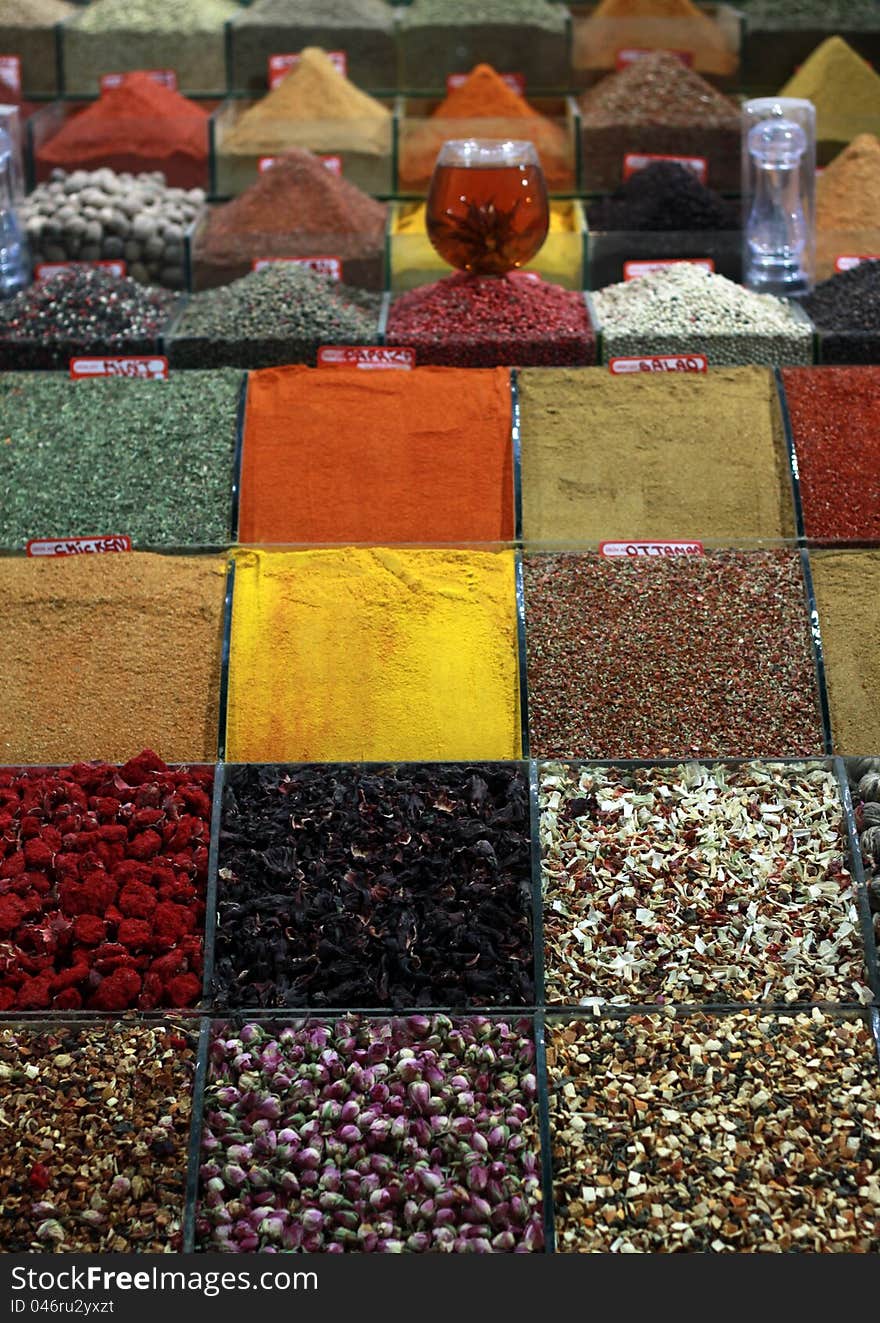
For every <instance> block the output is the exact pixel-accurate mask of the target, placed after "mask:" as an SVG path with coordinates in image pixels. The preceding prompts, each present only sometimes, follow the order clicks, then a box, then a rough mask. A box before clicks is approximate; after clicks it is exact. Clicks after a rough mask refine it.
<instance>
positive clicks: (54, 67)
mask: <svg viewBox="0 0 880 1323" xmlns="http://www.w3.org/2000/svg"><path fill="white" fill-rule="evenodd" d="M60 27H61V24H58V23H37V22H34V21H33V20H31V19H29V20H28V21H27V23H21V24H19V23H10V22H9V21H7V22H3V21H0V51H2V52H3V54H4V55H17V56H18V58H19V60H20V61H21V91H22V95H23V96H25V97H35V96H37V97H43V96H56V95H57V94H58V92H59V91H60V90H61V83H60V80H59V61H60V59H61V55H60V42H61V38H60V33H59V29H60Z"/></svg>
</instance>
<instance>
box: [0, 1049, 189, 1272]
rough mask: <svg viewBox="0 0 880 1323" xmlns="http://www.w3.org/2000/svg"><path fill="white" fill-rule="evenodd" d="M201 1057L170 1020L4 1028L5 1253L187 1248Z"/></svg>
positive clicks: (0, 1152)
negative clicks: (184, 1229) (184, 1230)
mask: <svg viewBox="0 0 880 1323" xmlns="http://www.w3.org/2000/svg"><path fill="white" fill-rule="evenodd" d="M195 1056H196V1052H195V1035H194V1034H193V1033H192V1032H191V1031H190V1030H188V1029H185V1028H180V1027H174V1026H166V1025H125V1026H123V1025H119V1024H117V1025H106V1024H103V1025H92V1026H86V1025H77V1026H69V1025H68V1026H63V1027H62V1026H59V1027H58V1028H57V1029H52V1030H45V1029H41V1028H39V1029H38V1028H33V1029H29V1028H27V1027H23V1026H21V1025H18V1026H15V1027H12V1026H9V1027H3V1026H0V1086H2V1091H3V1125H2V1126H0V1202H2V1205H3V1225H2V1230H0V1247H2V1249H3V1251H4V1252H5V1253H7V1254H15V1253H19V1254H22V1253H33V1252H37V1253H43V1254H45V1253H61V1252H70V1253H80V1254H107V1253H113V1254H129V1253H134V1252H140V1253H154V1254H161V1253H168V1252H171V1251H175V1250H179V1249H180V1246H181V1224H182V1222H183V1211H184V1196H185V1184H186V1159H187V1145H188V1141H189V1125H190V1109H191V1106H192V1087H193V1076H194V1074H195Z"/></svg>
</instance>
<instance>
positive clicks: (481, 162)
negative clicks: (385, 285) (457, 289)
mask: <svg viewBox="0 0 880 1323" xmlns="http://www.w3.org/2000/svg"><path fill="white" fill-rule="evenodd" d="M549 224H550V210H549V206H548V203H547V186H546V184H545V182H544V172H543V170H542V169H541V163H540V161H539V159H538V153H537V152H536V150H535V146H534V143H531V142H511V141H500V142H492V141H487V140H484V139H480V138H460V139H453V140H451V141H449V142H445V143H444V144H443V146H442V147H441V149H440V153H439V155H438V157H437V161H436V163H435V165H434V173H433V175H432V177H431V186H430V188H429V190H428V208H427V227H428V238H429V239H430V240H431V243H432V244H433V245H434V247H435V248H436V250H437V252H438V253H439V254H440V256H441V257H442V258H443V260H444V261H445V262H448V263H449V264H450V266H455V267H458V268H459V269H460V270H462V271H469V272H471V273H472V274H474V275H482V276H503V275H504V274H505V272H507V271H512V270H514V269H515V268H517V267H522V266H525V264H526V262H529V261H530V260H531V259H532V258H533V257H534V256H535V254H536V253H537V251H538V249H539V248H540V247H541V245H542V244H543V242H544V240H545V239H546V237H547V230H548V228H549Z"/></svg>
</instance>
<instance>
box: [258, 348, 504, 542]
mask: <svg viewBox="0 0 880 1323" xmlns="http://www.w3.org/2000/svg"><path fill="white" fill-rule="evenodd" d="M510 414H511V402H510V381H509V375H508V373H507V372H506V371H505V370H504V369H503V368H494V369H489V370H484V371H481V370H466V369H460V368H431V367H425V368H415V369H414V370H412V371H410V372H398V371H386V372H364V371H361V370H359V369H358V368H338V369H335V368H334V369H333V370H326V369H320V368H308V367H300V366H296V367H282V368H268V369H265V370H264V371H262V372H253V373H251V375H250V378H249V380H248V400H247V412H246V421H245V440H244V452H243V459H242V477H241V508H240V522H239V539H240V541H242V542H375V541H377V540H378V541H381V542H388V541H392V542H434V541H436V542H459V541H463V542H501V541H509V540H510V539H511V538H512V537H513V459H512V447H511V438H510V423H511V417H510Z"/></svg>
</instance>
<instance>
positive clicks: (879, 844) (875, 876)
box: [846, 758, 880, 948]
mask: <svg viewBox="0 0 880 1323" xmlns="http://www.w3.org/2000/svg"><path fill="white" fill-rule="evenodd" d="M846 770H847V776H848V778H849V788H850V794H851V795H852V801H853V807H854V810H855V819H856V830H857V831H858V833H859V849H860V850H861V854H862V863H863V864H864V866H865V875H866V879H867V885H868V901H869V903H870V907H871V917H872V921H873V925H874V940H875V942H876V944H877V946H878V948H880V758H847V760H846Z"/></svg>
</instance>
